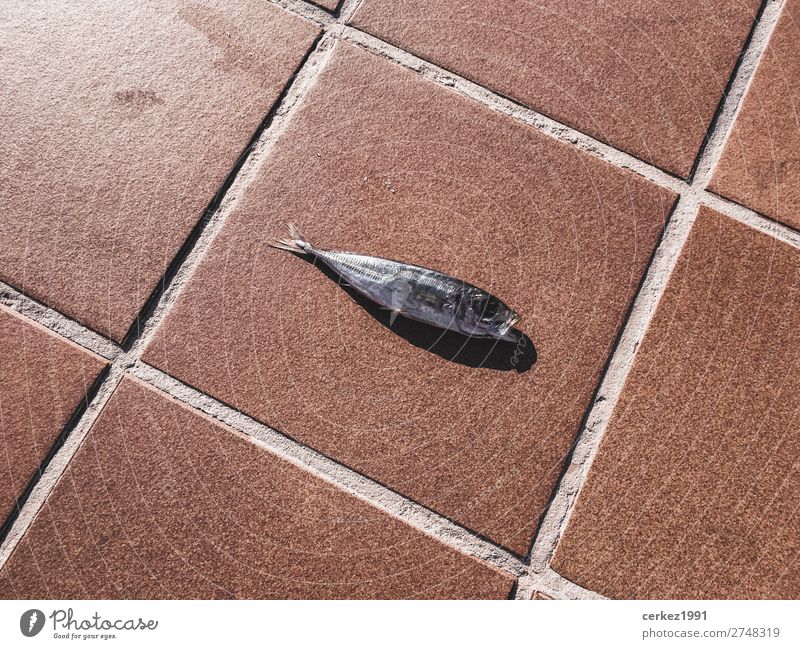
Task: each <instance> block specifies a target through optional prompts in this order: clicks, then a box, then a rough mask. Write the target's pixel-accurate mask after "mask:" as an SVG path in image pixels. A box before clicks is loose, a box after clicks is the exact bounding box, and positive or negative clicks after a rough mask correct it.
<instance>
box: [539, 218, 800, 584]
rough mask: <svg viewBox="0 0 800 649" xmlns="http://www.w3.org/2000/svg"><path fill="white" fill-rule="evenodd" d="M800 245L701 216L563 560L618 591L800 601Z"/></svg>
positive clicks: (585, 577)
mask: <svg viewBox="0 0 800 649" xmlns="http://www.w3.org/2000/svg"><path fill="white" fill-rule="evenodd" d="M798 301H800V251H798V250H797V249H795V248H792V247H790V246H788V245H786V244H784V243H781V242H779V241H777V240H775V239H772V238H770V237H767V236H765V235H763V234H760V233H758V232H756V231H755V230H752V229H750V228H749V227H748V226H746V225H743V224H740V223H738V222H736V221H733V220H731V219H728V218H727V217H724V216H722V215H720V214H718V213H716V212H713V211H711V210H709V209H707V208H704V209H703V210H702V211H701V214H700V215H699V216H698V220H697V222H696V224H695V226H694V228H693V230H692V233H691V235H690V238H689V241H688V243H687V246H686V248H685V250H684V252H683V254H682V256H681V259H680V260H679V263H678V266H677V268H676V270H675V272H674V274H673V276H672V277H671V279H670V282H669V285H668V287H667V290H666V293H665V295H664V297H663V298H662V300H661V303H660V305H659V307H658V311H657V312H656V314H655V317H654V319H653V322H652V324H651V326H650V328H649V331H648V333H647V335H646V337H645V340H644V341H643V343H642V346H641V349H640V350H639V353H638V356H637V358H636V361H635V364H634V367H633V368H632V370H631V374H630V376H629V377H628V380H627V383H626V387H625V390H624V392H623V394H622V396H621V398H620V401H619V404H618V405H617V408H616V411H615V415H614V418H613V420H612V421H611V422H610V423H609V427H608V430H607V432H606V434H605V436H604V438H603V441H602V444H601V446H600V449H599V452H598V455H597V457H596V458H595V461H594V464H593V465H592V468H591V471H590V473H589V477H588V482H587V484H586V486H585V487H584V489H583V491H582V492H581V494H580V496H579V498H578V502H577V504H576V507H575V511H574V513H573V515H572V517H571V519H570V523H569V526H568V528H567V531H566V533H565V536H564V538H563V540H562V541H561V543H560V545H559V546H558V549H557V552H556V556H555V560H554V565H553V567H554V568H555V569H556V570H557V571H559V572H560V573H561V574H563V575H564V576H565V577H567V578H568V579H571V580H573V581H575V582H577V583H579V584H581V585H582V586H585V587H587V588H590V589H592V590H595V591H598V592H600V593H602V594H603V595H607V596H610V597H616V598H648V599H649V598H675V599H682V598H716V599H730V598H744V599H749V598H770V599H797V598H798V597H800V563H798V556H800V516H798V502H800V464H799V463H798V460H797V458H798V456H800V435H798V430H800V396H799V395H800V362H799V361H800V358H799V357H798V350H800V309H798Z"/></svg>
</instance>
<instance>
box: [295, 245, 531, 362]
mask: <svg viewBox="0 0 800 649" xmlns="http://www.w3.org/2000/svg"><path fill="white" fill-rule="evenodd" d="M292 254H294V256H295V257H298V258H299V259H302V260H303V261H305V262H307V263H309V264H311V265H313V266H315V267H316V268H317V269H318V270H320V271H322V272H323V273H324V274H325V276H326V277H328V279H330V280H331V281H333V282H336V284H337V285H338V286H339V287H340V288H341V289H342V290H343V291H344V292H345V293H347V294H348V295H349V296H350V297H351V298H352V300H353V301H354V302H355V303H356V304H358V305H359V306H360V307H361V308H362V309H364V311H366V312H367V313H368V314H369V315H370V316H372V317H373V318H374V319H375V320H377V321H378V322H379V323H380V324H382V325H383V326H384V327H386V328H387V329H389V330H391V331H392V332H393V333H395V334H396V335H398V336H400V337H401V338H403V339H404V340H406V341H407V342H409V343H411V344H412V345H414V346H415V347H419V348H420V349H424V350H425V351H428V352H430V353H432V354H436V355H437V356H439V357H441V358H443V359H445V360H446V361H449V362H451V363H458V364H459V365H466V366H467V367H475V368H478V367H481V368H486V369H491V370H499V371H502V372H510V371H517V372H519V373H522V372H527V371H528V370H529V369H531V368H532V367H533V365H534V363H536V360H537V357H538V354H537V352H536V347H535V346H534V344H533V341H532V340H531V339H530V338H529V337H528V336H527V335H526V334H525V333H524V332H522V331H520V330H519V329H514V330H513V331H515V332H516V333H517V334H518V335H519V336H520V338H521V340H520V341H519V342H516V343H512V342H508V341H505V340H494V339H491V338H475V337H472V336H465V335H464V334H461V333H458V332H456V331H450V330H449V329H447V330H445V329H440V328H439V327H434V326H433V325H429V324H425V323H424V322H418V321H417V320H412V319H410V318H406V317H405V316H402V315H398V316H397V317H396V318H395V320H394V322H392V321H391V316H392V312H391V311H389V310H388V309H385V308H383V307H381V306H379V305H378V304H376V303H375V302H373V301H372V300H370V299H369V298H367V297H364V296H363V295H361V293H359V292H358V291H356V290H355V289H354V288H352V287H351V286H350V285H349V284H347V283H346V281H345V280H344V278H342V277H341V276H340V275H339V274H338V273H337V272H336V271H335V270H333V269H331V268H328V266H326V265H325V264H323V263H320V262H317V260H316V259H314V258H311V257H308V256H305V255H300V254H296V253H292Z"/></svg>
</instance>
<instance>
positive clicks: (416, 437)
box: [145, 44, 674, 554]
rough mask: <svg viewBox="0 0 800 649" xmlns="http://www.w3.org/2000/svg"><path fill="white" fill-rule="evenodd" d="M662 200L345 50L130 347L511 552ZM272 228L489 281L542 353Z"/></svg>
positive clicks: (653, 236) (610, 170)
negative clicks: (340, 282) (336, 267)
mask: <svg viewBox="0 0 800 649" xmlns="http://www.w3.org/2000/svg"><path fill="white" fill-rule="evenodd" d="M353 107H357V108H358V110H354V109H353ZM673 201H674V196H673V195H671V194H670V193H668V192H666V191H665V190H662V189H660V188H658V187H655V186H653V185H651V184H649V183H647V182H646V181H644V180H643V179H641V178H640V177H638V176H635V175H633V174H630V173H627V172H624V171H621V170H619V169H617V168H614V167H611V166H610V165H607V164H605V163H603V162H601V161H599V160H597V159H595V158H592V157H589V156H587V155H586V154H583V153H581V152H579V151H577V150H575V149H573V148H570V147H567V146H565V145H562V144H559V143H557V142H555V141H554V140H552V139H549V138H547V137H546V136H544V135H542V134H541V133H539V132H538V131H536V130H534V129H531V128H529V127H527V126H525V125H522V124H520V123H518V122H516V121H514V120H511V119H510V118H507V117H505V116H502V115H499V114H497V113H494V112H491V111H489V110H488V109H486V108H485V107H483V106H480V105H478V104H476V103H474V102H471V101H470V100H468V99H466V98H464V97H461V96H459V95H457V94H455V93H453V92H451V91H449V90H446V89H443V88H441V87H439V86H437V85H435V84H433V83H431V82H429V81H426V80H423V79H420V78H419V77H417V76H415V75H413V74H411V73H409V72H408V71H406V70H404V69H403V68H401V67H399V66H396V65H394V64H392V63H389V62H387V61H384V60H382V59H380V58H379V57H376V56H373V55H371V54H369V53H366V52H364V51H363V50H360V49H358V48H355V47H352V46H350V45H345V44H340V45H337V46H336V49H335V52H334V55H333V59H332V61H331V63H330V64H329V66H328V67H327V68H326V69H325V71H323V73H322V75H321V76H320V78H319V79H318V81H317V83H316V85H315V87H314V88H313V89H312V90H311V92H310V94H309V95H308V96H307V98H306V100H305V101H304V104H303V105H302V106H301V107H300V109H299V111H298V114H297V115H296V117H295V118H294V119H293V121H292V123H291V124H290V125H289V127H288V128H287V131H286V132H285V133H284V134H283V136H282V137H281V139H280V141H279V142H278V143H277V144H276V146H275V148H274V149H273V150H272V152H271V154H270V156H269V158H268V159H265V161H264V164H263V166H262V167H261V169H260V172H259V174H258V175H257V177H255V178H254V179H253V182H252V183H251V185H250V187H249V188H248V191H247V192H246V194H245V195H244V196H242V197H241V199H240V201H239V203H238V205H237V209H236V211H235V213H234V214H232V215H231V217H230V219H229V220H228V221H227V222H226V225H225V227H224V228H223V230H222V232H221V233H220V234H219V235H218V237H217V239H216V240H215V242H214V243H213V245H212V247H211V249H210V250H209V252H208V254H207V256H206V258H205V259H204V260H203V263H202V264H201V267H200V268H199V270H198V271H197V273H196V274H195V276H194V277H193V279H192V280H191V282H190V283H189V285H188V286H187V288H186V289H185V291H184V293H183V295H182V297H181V298H180V300H179V302H178V304H177V305H176V307H175V308H174V309H173V311H172V312H170V314H169V316H168V318H167V320H166V322H165V324H164V325H163V326H162V328H161V330H160V331H159V332H157V334H156V337H155V340H154V342H153V343H152V345H151V346H150V348H149V349H148V350H147V352H146V355H145V357H146V360H147V362H149V363H152V364H154V365H157V366H158V367H160V368H161V369H163V370H164V371H166V372H169V373H170V374H172V375H174V376H176V377H178V378H179V379H181V380H183V381H185V382H187V383H189V384H191V385H193V386H196V387H197V388H199V389H201V390H203V391H207V392H208V393H209V394H212V395H214V396H215V397H217V398H219V399H221V400H223V401H225V402H227V403H229V404H231V405H233V406H234V407H236V408H239V409H242V410H244V411H245V412H247V413H249V414H250V415H252V416H254V417H255V418H257V419H259V420H261V421H263V422H266V423H267V424H269V425H270V426H273V427H275V428H277V429H278V430H280V431H282V432H284V433H286V434H288V435H289V436H291V437H293V438H295V439H297V440H299V441H301V442H302V443H304V444H308V445H309V446H311V447H313V448H315V449H317V450H319V451H321V452H323V453H325V454H327V455H329V456H331V457H333V458H335V459H336V460H337V461H340V462H343V463H344V464H346V465H348V466H350V467H352V468H354V469H355V470H357V471H359V472H361V473H363V474H366V475H368V476H370V477H371V478H373V479H375V480H377V481H379V482H381V483H383V484H385V485H388V486H389V487H390V488H392V489H395V490H397V491H399V492H400V493H402V494H404V495H406V496H408V497H410V498H413V499H414V500H417V501H419V502H421V503H423V504H424V505H426V506H428V507H431V508H433V509H434V510H436V511H438V512H440V513H442V514H444V515H446V516H448V517H450V518H452V519H453V520H455V521H457V522H458V523H460V524H462V525H464V526H466V527H467V528H469V529H472V530H475V531H476V532H478V533H480V534H483V535H485V536H487V537H490V538H491V539H493V540H495V541H496V542H498V543H501V544H503V545H505V546H506V547H508V548H510V549H512V550H513V551H515V552H518V553H520V554H523V553H525V552H526V551H527V549H528V545H529V543H530V540H531V537H532V535H533V533H534V531H535V529H536V526H537V521H538V520H539V518H540V516H541V514H542V511H543V509H544V507H545V505H546V503H547V500H548V498H549V496H550V493H551V490H552V488H553V485H554V484H555V482H556V480H557V478H558V475H559V472H560V470H561V467H562V464H563V461H564V459H565V456H566V454H567V453H568V451H569V448H570V445H571V443H572V441H573V439H574V436H575V434H576V432H577V430H578V428H579V426H580V421H581V418H582V416H583V414H584V411H585V409H586V407H587V406H588V404H589V402H590V399H591V395H592V393H593V391H594V389H595V386H596V384H597V382H598V379H599V377H600V374H601V372H602V369H603V366H604V364H605V362H606V359H607V357H608V355H609V352H610V350H611V349H612V346H613V344H614V340H615V337H616V335H617V333H618V331H619V328H620V326H621V324H622V322H623V319H624V317H625V313H626V310H627V309H628V307H629V305H630V303H631V301H632V298H633V296H634V294H635V292H636V290H637V288H638V286H639V283H640V281H641V278H642V275H643V273H644V270H645V267H646V265H647V263H648V261H649V258H650V256H651V253H652V251H653V249H654V247H655V245H656V242H657V241H658V238H659V236H660V233H661V231H662V227H663V223H664V220H665V218H666V215H667V213H668V211H669V209H670V208H671V205H672V203H673ZM284 220H292V221H294V222H296V224H297V225H298V226H299V227H300V229H301V230H302V231H304V232H305V234H306V235H307V236H308V237H309V238H310V240H311V241H312V243H316V244H317V245H319V246H322V247H329V248H338V249H345V250H352V251H356V252H363V253H366V254H374V255H380V256H386V257H392V258H396V259H401V260H403V261H407V262H410V263H417V264H420V265H423V266H427V267H432V268H436V269H440V270H442V271H445V272H447V273H450V274H452V275H455V276H458V277H461V278H464V279H465V280H467V281H469V282H472V283H474V284H476V285H478V286H481V287H484V288H486V289H487V290H489V291H491V292H492V293H494V294H495V295H497V296H499V297H500V298H501V299H503V300H504V301H506V302H507V303H508V304H510V305H511V306H512V307H514V308H515V309H517V310H518V311H519V312H521V314H522V317H523V320H522V325H521V328H522V329H523V330H524V331H525V332H526V333H527V334H528V335H529V336H530V339H531V340H532V342H533V344H534V345H535V348H536V351H537V354H538V360H537V361H536V363H535V364H534V365H533V366H532V367H531V368H530V369H528V371H526V372H517V371H515V366H514V359H515V357H517V355H519V358H520V359H522V362H521V363H520V365H519V366H518V367H520V368H521V367H522V365H529V362H528V361H530V360H532V355H531V354H530V351H531V350H530V349H529V348H525V349H515V348H514V347H513V346H508V345H505V344H504V345H499V346H496V347H492V345H491V343H489V344H488V345H486V344H483V343H480V342H478V343H476V342H472V343H469V344H467V345H464V341H463V339H460V338H459V337H457V336H454V335H452V334H448V335H444V336H442V332H441V331H439V330H435V329H427V328H425V327H421V326H419V325H416V324H414V323H411V322H410V321H406V320H404V319H402V318H401V319H398V320H397V322H396V324H395V325H394V326H393V327H392V328H390V327H389V326H388V324H389V318H388V316H387V314H385V313H382V312H380V311H367V310H365V309H364V308H362V306H360V305H358V304H356V303H355V302H354V301H353V300H352V299H351V297H350V296H349V295H348V294H347V293H346V292H345V291H343V290H342V289H341V288H340V287H339V286H337V284H336V282H335V281H331V280H330V279H329V278H328V277H326V276H325V275H323V273H321V272H320V270H319V269H316V268H314V267H312V266H311V265H310V264H308V263H306V262H304V261H303V260H301V259H298V258H295V257H293V256H292V255H289V254H287V253H285V252H282V251H277V250H273V249H271V248H269V246H268V245H267V244H268V241H269V239H271V238H272V237H274V236H276V235H279V234H281V233H282V226H281V222H282V221H284Z"/></svg>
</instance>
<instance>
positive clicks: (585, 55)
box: [353, 0, 761, 176]
mask: <svg viewBox="0 0 800 649" xmlns="http://www.w3.org/2000/svg"><path fill="white" fill-rule="evenodd" d="M760 4H761V3H760V1H759V0H737V1H736V2H713V1H712V0H701V1H700V2H698V1H697V0H673V1H672V2H659V3H654V2H649V1H647V0H608V1H607V2H603V3H602V4H598V3H597V2H594V0H565V1H563V2H558V3H542V2H539V3H534V2H522V1H520V0H518V1H515V2H472V3H464V2H461V3H455V2H451V1H450V0H364V2H363V3H362V4H361V5H360V7H359V9H358V11H357V12H356V14H355V17H354V20H353V22H354V24H355V26H357V27H359V28H361V29H364V30H365V31H368V32H370V33H372V34H375V35H376V36H379V37H380V38H383V39H384V40H387V41H389V42H391V43H393V44H395V45H399V46H400V47H402V48H403V49H406V50H409V51H411V52H413V53H415V54H417V55H419V56H421V57H422V58H424V59H426V60H429V61H432V62H434V63H437V64H439V65H441V66H443V67H445V68H447V69H449V70H452V71H454V72H456V73H458V74H460V75H462V76H465V77H467V78H469V79H472V80H474V81H477V82H478V83H481V84H483V85H486V86H488V87H489V88H491V89H493V90H495V91H497V92H499V93H501V94H503V95H506V96H509V97H512V98H514V99H516V100H519V101H520V102H522V103H524V104H526V105H528V106H530V107H532V108H534V109H536V110H538V111H540V112H542V113H544V114H546V115H549V116H551V117H553V118H555V119H557V120H559V121H561V122H564V123H566V124H569V125H570V126H573V127H575V128H577V129H578V130H580V131H583V132H585V133H588V134H590V135H592V136H594V137H596V138H598V139H600V140H603V141H605V142H608V143H610V144H612V145H613V146H615V147H617V148H621V149H623V150H625V151H628V152H630V153H632V154H633V155H635V156H637V157H639V158H641V159H643V160H646V161H648V162H651V163H652V164H655V165H657V166H659V167H662V168H664V169H666V170H668V171H672V172H674V173H676V174H679V175H681V176H686V175H688V173H689V171H690V169H691V167H692V163H693V162H694V159H695V157H696V155H697V153H698V151H699V149H700V145H701V144H702V142H703V138H704V137H705V134H706V131H707V130H708V126H709V124H710V123H711V120H712V118H713V116H714V113H715V111H716V108H717V105H718V103H719V101H720V98H721V97H722V94H723V90H724V89H725V86H726V84H727V82H728V79H729V77H730V75H731V73H732V71H733V67H734V64H735V62H736V59H737V57H738V55H739V52H740V51H741V49H742V46H743V45H744V42H745V40H746V38H747V35H748V33H749V31H750V28H751V26H752V23H753V20H754V16H755V12H756V11H757V10H758V8H759V5H760Z"/></svg>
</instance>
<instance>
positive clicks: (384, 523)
mask: <svg viewBox="0 0 800 649" xmlns="http://www.w3.org/2000/svg"><path fill="white" fill-rule="evenodd" d="M41 566H47V570H42V569H40V567H41ZM513 582H514V580H513V578H511V577H510V576H508V575H505V574H502V573H500V572H498V571H496V570H494V569H493V568H490V567H489V566H487V565H485V564H483V563H481V562H478V561H476V560H474V559H471V558H469V557H467V556H465V555H462V554H460V553H458V552H456V551H455V550H452V549H450V548H448V547H446V546H444V545H442V544H440V543H438V542H437V541H434V540H433V539H431V538H430V537H428V536H426V535H424V534H422V533H421V532H418V531H416V530H414V529H412V528H411V527H408V526H407V525H405V524H404V523H402V522H400V521H399V520H397V519H395V518H393V517H391V516H389V515H388V514H385V513H383V512H380V511H379V510H377V509H375V508H373V507H371V506H369V505H367V504H366V503H364V502H363V501H361V500H358V499H356V498H355V497H353V496H351V495H349V494H346V493H344V492H342V491H339V490H338V489H336V488H335V487H333V486H332V485H330V484H328V483H326V482H323V481H322V480H320V479H318V478H316V477H314V476H312V475H311V474H308V473H306V472H305V471H303V470H301V469H299V468H297V467H296V466H294V465H292V464H289V463H288V462H286V461H284V460H281V459H280V458H278V457H276V456H274V455H272V454H271V453H268V452H267V451H265V450H263V449H261V448H258V447H257V446H256V445H255V444H253V442H252V441H250V440H248V439H247V438H245V437H244V436H242V435H240V434H238V433H236V432H234V431H233V430H231V429H228V428H227V427H224V426H222V425H220V424H219V423H216V422H214V421H213V420H211V419H210V418H208V417H206V416H204V415H202V414H200V413H197V412H195V411H191V410H189V409H188V408H186V407H185V406H183V405H181V404H178V403H177V402H175V401H172V400H171V399H169V398H166V397H165V396H164V395H162V394H160V393H157V392H156V391H155V390H153V389H152V388H149V387H147V386H145V385H144V384H141V383H138V382H136V381H134V380H130V379H125V380H124V381H123V383H122V384H121V385H120V386H119V388H118V389H117V392H116V393H115V394H114V395H113V396H112V398H111V400H110V401H109V403H108V405H107V406H106V408H105V409H104V410H103V412H102V413H101V415H100V417H99V418H98V420H97V422H96V423H95V425H94V426H93V427H92V430H91V431H90V432H89V435H88V436H87V438H86V439H85V441H84V443H83V444H82V446H81V448H80V449H79V450H78V452H77V454H76V455H75V457H74V458H73V460H72V462H71V463H70V465H69V467H68V469H67V472H66V473H65V475H64V476H63V477H62V479H61V480H60V481H59V483H58V485H57V486H56V488H55V490H54V491H53V492H52V494H51V495H50V496H49V498H48V500H47V502H46V503H45V505H44V507H43V508H42V510H41V512H40V513H39V515H38V517H37V518H36V519H35V520H34V522H33V524H32V525H31V527H30V529H29V530H28V532H27V533H26V535H25V536H24V537H23V538H22V540H21V541H20V543H19V545H18V546H17V548H16V549H15V550H14V553H13V554H12V555H11V557H10V558H9V560H8V562H7V564H6V566H5V567H4V568H3V570H2V572H0V597H4V598H19V599H75V598H79V599H86V598H88V599H105V598H115V599H116V598H119V599H161V598H178V599H189V598H204V599H212V598H247V599H267V598H269V599H277V598H280V599H285V598H290V599H295V598H296V599H309V598H402V597H411V598H453V599H455V598H458V599H463V598H502V597H507V596H508V595H509V593H510V591H511V588H512V586H513Z"/></svg>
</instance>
